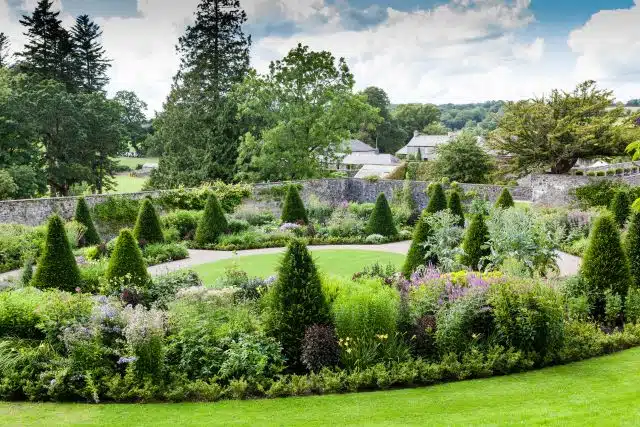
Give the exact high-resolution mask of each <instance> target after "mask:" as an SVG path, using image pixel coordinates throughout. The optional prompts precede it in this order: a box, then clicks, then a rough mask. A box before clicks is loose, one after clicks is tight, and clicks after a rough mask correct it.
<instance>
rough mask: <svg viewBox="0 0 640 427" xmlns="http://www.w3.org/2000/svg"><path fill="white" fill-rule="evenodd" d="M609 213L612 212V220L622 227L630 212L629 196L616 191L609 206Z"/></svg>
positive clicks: (624, 192)
mask: <svg viewBox="0 0 640 427" xmlns="http://www.w3.org/2000/svg"><path fill="white" fill-rule="evenodd" d="M610 210H611V212H613V218H614V219H615V220H616V222H617V223H618V225H619V226H620V227H624V225H625V224H626V222H627V218H629V213H630V211H631V202H630V201H629V194H628V193H627V192H626V191H618V192H616V194H615V196H613V200H612V201H611V206H610Z"/></svg>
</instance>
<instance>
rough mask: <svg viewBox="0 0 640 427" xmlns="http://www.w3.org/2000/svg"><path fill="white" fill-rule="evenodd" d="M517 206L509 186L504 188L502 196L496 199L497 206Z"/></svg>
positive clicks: (507, 207)
mask: <svg viewBox="0 0 640 427" xmlns="http://www.w3.org/2000/svg"><path fill="white" fill-rule="evenodd" d="M514 206H515V203H514V202H513V197H511V193H510V192H509V189H508V188H505V189H503V190H502V193H500V197H498V200H496V208H502V209H509V208H512V207H514Z"/></svg>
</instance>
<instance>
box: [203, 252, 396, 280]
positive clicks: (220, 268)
mask: <svg viewBox="0 0 640 427" xmlns="http://www.w3.org/2000/svg"><path fill="white" fill-rule="evenodd" d="M281 257H282V253H272V254H263V255H251V256H237V257H234V258H232V259H227V260H223V261H217V262H214V263H211V264H203V265H200V266H197V267H194V268H193V270H195V271H196V272H197V273H198V275H199V276H200V278H201V279H202V281H203V282H204V283H205V285H208V286H212V285H213V284H214V283H215V281H216V279H218V278H219V277H221V276H222V275H224V273H225V270H226V269H227V268H229V267H230V266H232V265H234V264H235V265H237V266H238V267H239V268H240V269H242V270H244V271H246V272H247V274H249V276H252V277H268V276H271V275H272V274H275V272H276V269H277V268H278V263H279V261H280V258H281ZM313 257H314V260H315V261H316V266H317V267H318V270H320V272H321V273H325V274H330V275H334V276H340V277H351V276H352V275H353V274H354V273H357V272H358V271H361V270H362V269H363V268H364V267H366V266H369V265H372V264H374V263H376V262H378V263H380V264H383V265H387V264H389V263H391V264H393V265H394V266H395V267H396V268H398V267H399V266H400V265H401V264H402V262H403V261H404V255H400V254H393V253H388V252H375V251H361V250H360V251H359V250H349V249H344V250H318V251H315V252H313Z"/></svg>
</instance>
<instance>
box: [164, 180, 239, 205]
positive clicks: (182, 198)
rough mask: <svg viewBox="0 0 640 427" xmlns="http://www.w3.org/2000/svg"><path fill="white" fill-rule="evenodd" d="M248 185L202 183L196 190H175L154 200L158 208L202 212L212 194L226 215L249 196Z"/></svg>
mask: <svg viewBox="0 0 640 427" xmlns="http://www.w3.org/2000/svg"><path fill="white" fill-rule="evenodd" d="M251 192H252V187H251V185H249V184H225V183H224V182H222V181H215V182H212V183H204V184H203V185H202V186H200V187H198V188H195V189H193V188H177V189H175V190H169V191H163V192H162V194H161V195H160V196H159V197H158V198H157V199H156V203H158V205H159V206H163V207H165V208H167V209H186V210H202V209H204V207H205V206H206V204H207V201H208V199H209V195H210V194H211V193H213V194H214V195H215V196H216V198H217V199H218V201H219V202H220V206H221V207H222V209H223V210H224V211H225V212H226V213H231V212H233V210H234V209H235V208H236V207H237V206H240V204H241V203H242V201H243V200H244V199H245V198H247V197H250V196H251Z"/></svg>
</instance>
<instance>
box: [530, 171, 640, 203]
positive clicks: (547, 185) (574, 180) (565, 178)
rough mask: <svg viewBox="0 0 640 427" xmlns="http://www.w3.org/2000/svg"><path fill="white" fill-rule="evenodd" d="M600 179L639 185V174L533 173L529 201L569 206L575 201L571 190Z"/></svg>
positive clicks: (634, 185) (633, 185)
mask: <svg viewBox="0 0 640 427" xmlns="http://www.w3.org/2000/svg"><path fill="white" fill-rule="evenodd" d="M600 180H607V181H620V182H624V183H627V184H629V185H630V186H632V187H637V186H639V185H640V175H639V174H634V175H627V176H604V177H590V176H575V175H533V176H531V177H530V179H529V180H528V182H529V183H530V187H531V192H532V197H531V201H532V202H533V203H534V204H536V205H541V206H550V207H558V206H571V205H573V204H574V202H575V197H574V196H573V190H575V189H576V188H578V187H582V186H584V185H587V184H589V183H592V182H597V181H600Z"/></svg>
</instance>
